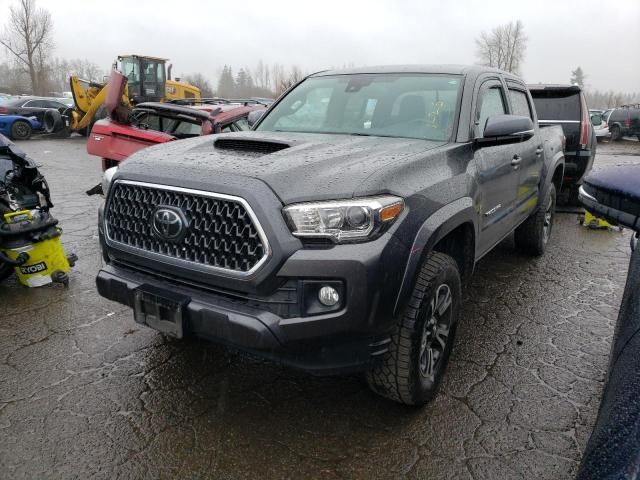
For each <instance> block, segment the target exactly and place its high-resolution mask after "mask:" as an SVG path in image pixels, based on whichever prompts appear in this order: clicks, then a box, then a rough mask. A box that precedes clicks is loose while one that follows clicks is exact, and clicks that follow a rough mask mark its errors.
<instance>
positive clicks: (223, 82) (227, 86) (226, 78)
mask: <svg viewBox="0 0 640 480" xmlns="http://www.w3.org/2000/svg"><path fill="white" fill-rule="evenodd" d="M235 91H236V83H235V81H234V80H233V71H232V70H231V67H229V66H227V65H225V66H224V68H223V69H222V74H221V75H220V79H219V80H218V96H220V97H223V98H224V97H228V98H231V97H233V96H234V95H235Z"/></svg>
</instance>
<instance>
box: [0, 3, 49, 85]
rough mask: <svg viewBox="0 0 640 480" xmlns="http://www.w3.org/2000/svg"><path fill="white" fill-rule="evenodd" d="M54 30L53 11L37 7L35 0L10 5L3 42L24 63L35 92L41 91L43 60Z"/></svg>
mask: <svg viewBox="0 0 640 480" xmlns="http://www.w3.org/2000/svg"><path fill="white" fill-rule="evenodd" d="M52 33H53V22H52V20H51V14H50V13H49V12H48V11H47V10H44V9H42V8H37V7H36V2H35V0H19V2H18V5H17V6H11V7H9V22H8V24H7V25H6V26H5V32H4V34H3V35H2V37H0V44H2V45H4V47H5V48H6V49H7V50H8V51H9V52H11V54H13V55H14V56H15V57H16V58H17V59H18V60H19V61H20V63H22V64H23V65H24V68H25V69H26V71H27V72H28V73H29V77H30V78H31V88H32V90H33V92H34V93H36V94H38V93H42V92H41V86H40V83H39V80H40V78H41V77H42V76H43V74H42V73H41V72H42V70H43V68H42V67H43V65H44V59H45V58H46V56H47V54H48V51H49V50H50V49H51V48H52V47H53V41H52V38H51V37H52Z"/></svg>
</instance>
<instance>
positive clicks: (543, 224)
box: [515, 184, 556, 257]
mask: <svg viewBox="0 0 640 480" xmlns="http://www.w3.org/2000/svg"><path fill="white" fill-rule="evenodd" d="M555 216H556V187H555V186H554V185H553V184H552V185H550V186H549V188H548V190H547V193H546V195H545V196H544V201H543V202H542V205H541V207H540V208H539V209H538V210H537V211H536V213H534V214H533V215H531V216H530V217H529V218H527V219H526V220H525V221H524V223H523V224H522V225H520V226H519V227H518V228H516V232H515V241H516V246H517V247H518V248H519V249H521V250H522V251H523V252H525V253H527V254H529V255H533V256H536V257H539V256H540V255H542V254H543V253H544V251H545V250H546V249H547V244H548V243H549V238H551V232H552V230H553V220H554V219H555Z"/></svg>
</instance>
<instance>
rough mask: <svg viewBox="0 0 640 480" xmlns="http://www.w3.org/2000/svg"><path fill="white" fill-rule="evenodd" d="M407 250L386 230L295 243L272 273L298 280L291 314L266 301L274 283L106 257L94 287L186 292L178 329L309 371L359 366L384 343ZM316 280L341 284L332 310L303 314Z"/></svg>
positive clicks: (121, 297) (114, 293) (119, 293)
mask: <svg viewBox="0 0 640 480" xmlns="http://www.w3.org/2000/svg"><path fill="white" fill-rule="evenodd" d="M408 253H409V252H408V250H407V248H406V247H405V246H404V245H403V244H402V243H401V242H400V241H399V240H397V238H396V237H395V236H393V235H392V234H390V233H386V234H384V235H383V236H382V237H380V238H378V239H377V240H375V241H373V242H368V243H365V244H352V245H337V246H333V247H332V248H314V249H312V248H307V249H300V250H297V251H296V252H294V253H293V254H292V255H291V256H290V257H289V258H288V259H286V260H285V262H284V264H283V265H282V266H281V267H280V269H279V270H278V271H277V275H276V277H277V279H278V282H277V283H278V285H283V284H285V285H291V284H294V285H296V284H297V285H299V288H297V289H294V290H295V293H293V294H291V298H290V302H291V304H292V305H290V306H291V307H292V308H290V309H288V310H287V312H293V314H292V315H285V314H283V313H282V310H278V309H276V310H274V309H273V308H267V306H271V303H273V302H274V300H273V299H274V298H275V296H276V295H277V294H278V292H275V291H274V292H269V293H267V294H266V295H262V296H256V295H253V296H251V295H247V294H246V293H241V292H237V291H226V292H225V291H224V290H220V289H219V288H218V289H213V288H212V287H211V286H210V285H208V284H204V283H203V284H190V283H188V282H187V281H183V280H180V279H179V278H176V277H173V278H169V277H167V276H166V275H160V274H155V273H154V272H152V271H143V270H142V269H141V268H140V266H139V265H134V266H131V265H126V264H121V263H119V262H110V264H108V265H106V266H105V267H104V268H103V269H102V270H100V272H99V273H98V276H97V279H96V283H97V287H98V292H99V293H100V295H102V296H104V297H106V298H108V299H110V300H114V301H116V302H119V303H122V304H125V305H128V306H130V307H133V306H134V299H135V291H136V289H138V288H140V287H143V286H144V285H153V286H154V287H155V288H160V289H165V290H168V291H172V292H175V293H178V294H181V295H184V296H186V297H188V298H189V299H190V300H189V303H188V304H187V306H186V307H185V312H184V326H183V328H184V332H185V335H192V336H197V337H201V338H206V339H209V340H213V341H217V342H221V343H224V344H227V345H229V346H232V347H235V348H238V349H241V350H246V351H250V352H253V353H256V354H258V355H260V356H263V357H266V358H269V359H272V360H276V361H278V362H280V363H283V364H286V365H288V366H292V367H295V368H300V369H303V370H305V371H308V372H311V373H316V374H335V373H344V372H348V371H356V370H361V369H364V368H366V367H367V366H368V365H370V364H371V363H372V362H373V361H375V359H376V357H379V356H380V355H381V354H383V353H385V352H386V351H387V345H388V343H389V341H390V340H389V331H390V328H391V325H392V321H393V315H392V309H393V305H394V301H395V298H396V296H397V293H398V288H399V286H400V283H401V278H402V272H403V267H404V265H405V263H406V259H407V257H408ZM107 258H108V257H107ZM403 260H404V261H403ZM323 281H326V282H339V283H340V284H341V285H343V292H344V299H343V303H342V304H341V305H340V308H339V310H337V311H330V312H328V313H323V312H322V311H320V312H318V311H317V310H315V311H313V312H312V313H313V314H310V313H309V310H308V309H306V308H305V306H304V304H305V298H304V291H303V290H304V288H303V286H304V285H307V284H308V283H307V282H315V283H320V284H322V282H323ZM270 302H271V303H270Z"/></svg>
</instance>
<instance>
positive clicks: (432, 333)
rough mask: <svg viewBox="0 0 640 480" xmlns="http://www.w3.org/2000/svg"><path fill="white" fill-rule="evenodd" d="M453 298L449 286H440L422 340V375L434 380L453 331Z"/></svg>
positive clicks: (420, 359)
mask: <svg viewBox="0 0 640 480" xmlns="http://www.w3.org/2000/svg"><path fill="white" fill-rule="evenodd" d="M452 303H453V297H452V293H451V289H450V288H449V286H448V285H447V284H442V285H440V286H439V287H438V288H437V289H436V292H435V294H434V296H433V298H432V299H431V303H430V305H429V310H428V311H427V319H426V320H425V322H424V327H423V329H422V337H421V340H420V355H419V357H418V358H419V363H420V374H421V375H422V376H423V377H425V378H429V379H431V380H433V378H434V376H435V373H436V371H437V368H438V366H439V365H440V361H441V359H442V358H443V357H444V353H445V349H446V347H447V340H448V338H449V334H450V331H451V319H452V315H451V313H452Z"/></svg>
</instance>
